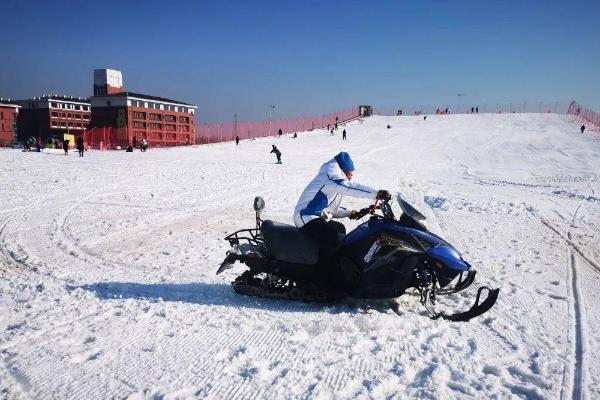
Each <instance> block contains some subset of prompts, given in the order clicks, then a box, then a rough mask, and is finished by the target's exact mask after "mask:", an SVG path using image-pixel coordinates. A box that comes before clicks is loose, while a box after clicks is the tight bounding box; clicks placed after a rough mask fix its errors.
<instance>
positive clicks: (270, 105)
mask: <svg viewBox="0 0 600 400" xmlns="http://www.w3.org/2000/svg"><path fill="white" fill-rule="evenodd" d="M274 109H275V106H274V105H273V104H269V135H270V134H271V122H272V121H271V118H272V117H273V110H274Z"/></svg>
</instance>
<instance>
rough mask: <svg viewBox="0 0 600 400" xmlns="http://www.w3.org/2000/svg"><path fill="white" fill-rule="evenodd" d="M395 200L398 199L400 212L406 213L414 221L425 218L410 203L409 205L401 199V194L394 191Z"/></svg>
mask: <svg viewBox="0 0 600 400" xmlns="http://www.w3.org/2000/svg"><path fill="white" fill-rule="evenodd" d="M396 201H398V205H399V206H400V208H401V209H402V212H403V213H404V214H406V215H408V216H409V217H411V218H412V219H414V220H416V221H423V220H424V219H425V216H424V215H423V214H421V213H420V212H419V211H418V210H417V209H416V208H414V207H413V206H412V205H410V204H409V203H408V202H407V201H405V200H403V199H402V196H400V193H396Z"/></svg>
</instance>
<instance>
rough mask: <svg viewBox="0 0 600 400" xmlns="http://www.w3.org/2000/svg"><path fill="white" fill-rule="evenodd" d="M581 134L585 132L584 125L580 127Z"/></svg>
mask: <svg viewBox="0 0 600 400" xmlns="http://www.w3.org/2000/svg"><path fill="white" fill-rule="evenodd" d="M580 129H581V133H583V132H585V125H581V128H580Z"/></svg>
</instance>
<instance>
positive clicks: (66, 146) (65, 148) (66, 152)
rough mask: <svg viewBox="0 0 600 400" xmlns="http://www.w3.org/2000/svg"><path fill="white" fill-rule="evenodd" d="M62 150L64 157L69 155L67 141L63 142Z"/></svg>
mask: <svg viewBox="0 0 600 400" xmlns="http://www.w3.org/2000/svg"><path fill="white" fill-rule="evenodd" d="M63 150H64V151H65V156H68V155H69V139H65V140H64V141H63Z"/></svg>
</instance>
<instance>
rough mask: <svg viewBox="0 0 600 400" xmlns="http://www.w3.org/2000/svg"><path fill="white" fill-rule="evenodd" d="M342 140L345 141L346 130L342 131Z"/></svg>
mask: <svg viewBox="0 0 600 400" xmlns="http://www.w3.org/2000/svg"><path fill="white" fill-rule="evenodd" d="M342 140H346V130H345V129H344V130H343V131H342Z"/></svg>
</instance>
